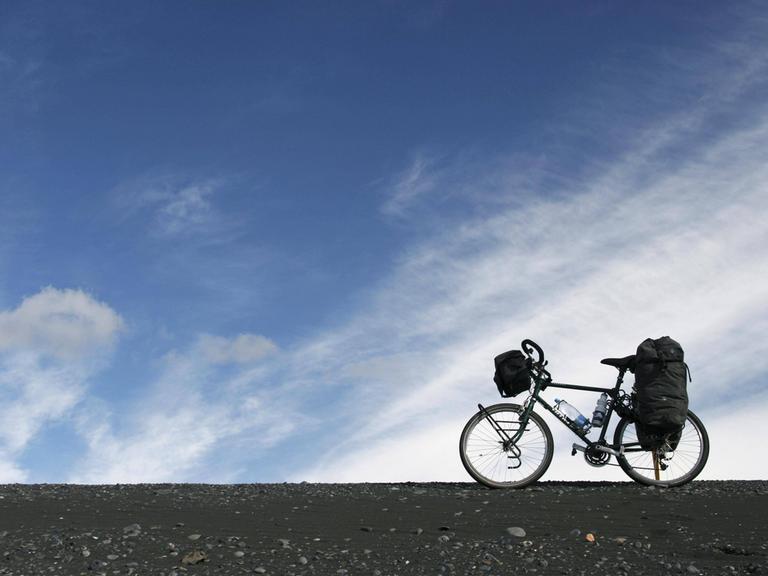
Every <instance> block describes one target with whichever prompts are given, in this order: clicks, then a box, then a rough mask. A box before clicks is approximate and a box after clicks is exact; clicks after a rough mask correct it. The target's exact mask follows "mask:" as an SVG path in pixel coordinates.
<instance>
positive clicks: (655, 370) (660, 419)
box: [634, 336, 688, 450]
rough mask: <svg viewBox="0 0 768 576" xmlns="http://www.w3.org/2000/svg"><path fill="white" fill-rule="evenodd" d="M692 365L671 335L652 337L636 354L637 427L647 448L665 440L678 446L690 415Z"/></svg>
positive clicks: (649, 448) (661, 443) (638, 435)
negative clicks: (690, 373) (690, 369)
mask: <svg viewBox="0 0 768 576" xmlns="http://www.w3.org/2000/svg"><path fill="white" fill-rule="evenodd" d="M687 376H688V366H687V365H686V364H685V362H684V355H683V348H682V347H681V346H680V344H678V343H677V342H675V341H674V340H672V338H670V337H669V336H662V337H661V338H658V339H656V340H653V339H651V338H648V339H647V340H644V341H643V342H642V343H641V344H640V346H638V347H637V355H636V356H635V392H636V398H635V402H634V406H635V419H636V422H635V428H636V429H637V439H638V441H639V442H640V445H641V446H642V447H643V448H644V449H646V450H653V449H656V448H659V447H661V446H662V445H663V444H664V443H665V442H667V443H669V445H670V447H671V448H672V449H673V450H674V449H675V448H676V447H677V443H678V442H679V440H680V435H681V433H682V430H683V426H685V420H686V417H687V415H688V390H687Z"/></svg>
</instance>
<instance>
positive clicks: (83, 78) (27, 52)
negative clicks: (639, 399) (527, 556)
mask: <svg viewBox="0 0 768 576" xmlns="http://www.w3.org/2000/svg"><path fill="white" fill-rule="evenodd" d="M767 216H768V10H767V9H766V8H765V6H764V5H763V4H761V3H757V2H756V3H750V2H741V3H723V2H679V3H674V4H670V3H667V2H647V3H643V4H642V5H639V4H637V3H630V2H608V1H606V2H580V3H572V2H516V3H509V2H488V3H483V4H477V3H472V2H448V1H445V2H431V1H429V2H428V1H425V2H398V1H381V2H376V1H374V2H363V3H360V2H329V3H323V4H322V5H321V4H318V3H314V2H291V3H284V2H200V1H191V2H189V1H185V2H180V1H179V2H174V1H171V2H163V3H154V2H131V3H125V2H111V1H106V2H104V1H98V2H96V1H94V2H83V1H73V2H66V3H61V2H38V1H34V0H33V1H29V0H25V1H15V0H4V1H3V2H0V401H1V403H0V406H2V411H1V412H0V482H3V483H12V482H20V483H62V482H67V483H81V484H82V483H85V484H112V483H138V482H210V483H250V482H282V481H291V482H293V481H304V480H306V481H316V482H320V481H322V482H348V481H350V482H357V481H411V480H412V481H443V480H457V481H470V480H471V479H470V477H469V476H468V475H467V474H466V472H465V471H464V470H463V468H462V466H461V463H460V460H459V455H458V449H457V448H458V439H459V435H460V433H461V430H462V428H463V425H464V423H465V422H466V421H467V420H468V419H469V418H470V417H471V416H472V415H473V414H474V412H475V411H476V409H477V404H478V402H481V403H483V404H486V405H487V404H493V403H496V402H500V401H502V400H501V398H500V397H499V396H498V392H497V390H496V386H495V384H494V383H493V381H492V377H493V357H494V356H495V355H497V354H499V353H501V352H503V351H506V350H509V349H514V348H519V343H520V341H521V340H523V339H525V338H531V339H533V340H535V341H536V342H538V343H539V344H540V345H541V346H542V347H543V348H544V350H545V353H546V355H547V358H548V359H549V361H550V364H549V369H550V371H551V372H552V374H553V376H554V378H555V380H556V381H560V382H571V383H581V384H588V385H594V386H610V385H611V384H612V383H613V381H614V379H615V372H614V369H613V368H610V367H607V366H603V365H601V364H600V363H599V360H600V359H601V358H603V357H611V356H613V357H615V356H625V355H628V354H631V353H633V352H634V350H635V348H636V347H637V345H638V344H639V343H640V342H641V341H642V340H644V339H645V338H648V337H653V338H657V337H660V336H663V335H669V336H672V337H673V338H675V339H676V340H678V341H679V342H681V344H682V345H683V347H684V349H685V353H686V360H687V362H688V364H689V366H690V369H691V372H692V376H693V381H692V382H691V383H690V384H689V396H690V407H691V409H692V410H693V411H694V412H696V414H698V415H699V416H700V417H701V418H702V420H703V422H704V424H705V426H706V428H707V430H708V432H709V436H710V441H711V454H710V458H709V463H708V465H707V467H706V468H705V470H704V472H703V473H702V475H701V477H702V478H708V479H726V478H737V479H752V478H760V479H765V478H767V477H768V465H767V464H766V463H765V460H764V459H761V458H755V456H754V454H753V452H752V446H754V442H755V438H761V437H766V436H768V386H767V385H766V382H768V354H766V344H765V334H766V333H768V289H767V288H768V225H767V224H766V222H767V221H768V220H767V218H766V217H767ZM628 385H631V380H630V381H629V382H628ZM554 395H555V394H554V393H550V391H547V392H545V393H544V397H545V398H547V399H548V400H550V401H551V400H552V398H553V397H554ZM565 397H566V398H567V399H568V401H569V402H571V403H572V404H574V405H576V406H577V407H578V408H580V409H581V411H582V412H584V413H586V414H589V413H591V411H592V409H593V406H594V402H595V401H596V399H597V398H596V396H595V395H590V394H586V393H579V392H569V393H568V394H567V395H565ZM547 421H548V422H549V424H550V427H551V428H552V431H553V434H554V438H555V458H554V461H553V464H552V466H551V467H550V469H549V472H548V473H547V474H546V475H545V477H544V480H547V479H549V480H556V479H560V480H576V479H587V480H602V479H605V480H622V479H626V477H624V476H623V475H622V473H621V472H620V470H618V469H617V468H615V467H606V468H601V469H596V468H591V467H589V466H587V465H586V464H585V462H584V461H583V459H581V458H579V457H575V458H572V457H571V456H570V446H571V444H572V442H573V441H574V440H575V437H573V436H571V435H570V432H568V431H567V430H565V428H563V427H562V426H560V425H559V424H558V423H557V422H556V421H554V420H553V419H551V418H549V417H547Z"/></svg>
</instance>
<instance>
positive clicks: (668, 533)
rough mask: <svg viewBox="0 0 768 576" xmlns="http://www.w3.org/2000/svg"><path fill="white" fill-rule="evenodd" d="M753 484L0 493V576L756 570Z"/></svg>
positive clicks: (66, 488)
mask: <svg viewBox="0 0 768 576" xmlns="http://www.w3.org/2000/svg"><path fill="white" fill-rule="evenodd" d="M767 512H768V482H765V481H756V482H736V481H729V482H693V483H691V484H689V485H687V486H684V487H682V488H676V489H658V488H646V487H642V486H640V485H638V484H633V483H562V482H543V483H539V484H537V485H535V486H533V487H531V488H527V489H525V490H514V491H500V490H487V489H485V488H483V487H481V486H479V485H477V484H444V483H439V484H437V483H429V484H415V483H407V484H306V483H304V484H236V485H212V484H127V485H120V484H117V485H71V484H37V485H28V484H11V485H0V574H3V575H5V574H16V575H25V576H31V575H35V574H46V575H48V574H88V575H98V574H102V575H112V574H125V575H130V574H136V575H143V574H154V575H162V576H172V575H177V576H178V575H182V574H185V575H186V574H189V575H192V574H279V575H292V574H318V575H320V574H331V575H345V574H348V575H357V574H368V575H382V576H384V575H394V574H432V575H449V574H457V575H459V574H460V575H464V574H545V575H546V574H572V575H579V574H584V575H590V576H596V575H603V574H606V575H611V576H615V575H623V574H631V575H636V574H685V575H691V574H767V575H768V558H767V555H768V521H767V520H766V513H767Z"/></svg>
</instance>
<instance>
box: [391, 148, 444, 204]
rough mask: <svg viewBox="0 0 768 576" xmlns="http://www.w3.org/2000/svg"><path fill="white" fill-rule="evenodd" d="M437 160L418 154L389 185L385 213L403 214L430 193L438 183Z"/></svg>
mask: <svg viewBox="0 0 768 576" xmlns="http://www.w3.org/2000/svg"><path fill="white" fill-rule="evenodd" d="M434 168H435V161H434V160H431V159H428V158H426V157H425V156H424V155H422V154H417V155H416V156H415V157H414V158H413V160H412V161H411V164H410V166H409V167H408V168H406V169H405V170H404V171H403V172H401V173H400V174H398V175H397V176H396V177H395V178H394V179H393V181H392V182H391V183H389V185H388V186H387V188H388V190H387V194H388V197H387V199H386V201H385V202H384V204H383V205H382V207H381V210H382V212H383V213H384V214H386V215H389V216H402V215H403V214H404V213H405V211H406V210H407V209H408V208H409V207H410V205H412V204H413V203H414V202H415V201H417V200H418V199H420V198H422V197H424V196H425V195H427V194H429V193H430V192H431V191H432V190H434V188H435V186H436V184H437V181H438V179H437V177H436V174H435V171H434Z"/></svg>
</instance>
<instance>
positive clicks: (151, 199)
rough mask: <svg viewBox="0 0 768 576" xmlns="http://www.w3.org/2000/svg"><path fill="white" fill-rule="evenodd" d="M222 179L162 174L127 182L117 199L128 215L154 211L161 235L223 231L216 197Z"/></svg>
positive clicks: (155, 230)
mask: <svg viewBox="0 0 768 576" xmlns="http://www.w3.org/2000/svg"><path fill="white" fill-rule="evenodd" d="M222 185H223V181H222V180H219V179H206V180H185V179H182V178H180V177H179V176H176V175H169V174H162V175H150V176H145V177H142V178H137V179H136V180H134V181H130V182H126V183H123V184H122V185H120V186H118V187H117V188H116V189H115V191H114V195H115V199H116V201H117V204H118V207H119V209H120V210H121V212H122V214H123V216H124V217H131V216H136V215H137V214H146V213H149V214H151V221H152V227H153V231H154V232H155V233H156V234H159V235H161V236H169V237H176V236H183V235H187V234H200V233H203V232H206V233H208V232H211V231H213V230H219V229H220V228H221V226H222V215H221V214H220V213H219V212H218V211H217V210H216V208H215V206H214V204H213V202H212V197H213V196H214V194H216V193H217V192H219V191H220V189H221V187H222Z"/></svg>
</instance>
